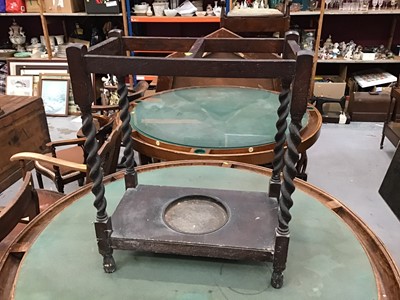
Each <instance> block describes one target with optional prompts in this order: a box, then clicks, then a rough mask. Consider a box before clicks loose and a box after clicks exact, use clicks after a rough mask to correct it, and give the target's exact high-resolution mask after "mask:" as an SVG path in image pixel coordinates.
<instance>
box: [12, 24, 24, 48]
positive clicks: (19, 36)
mask: <svg viewBox="0 0 400 300" xmlns="http://www.w3.org/2000/svg"><path fill="white" fill-rule="evenodd" d="M9 29H10V31H9V32H8V34H9V35H10V36H9V38H10V41H11V43H12V44H13V46H14V47H15V48H17V51H18V52H24V51H25V48H24V47H23V46H22V45H23V44H25V41H26V36H25V33H24V32H23V31H22V27H21V26H19V25H18V24H17V22H15V20H13V23H12V25H11V26H10V27H9Z"/></svg>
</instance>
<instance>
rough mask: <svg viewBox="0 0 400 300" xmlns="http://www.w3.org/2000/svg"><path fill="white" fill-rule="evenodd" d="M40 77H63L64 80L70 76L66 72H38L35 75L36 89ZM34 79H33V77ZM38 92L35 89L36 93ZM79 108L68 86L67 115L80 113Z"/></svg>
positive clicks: (70, 87)
mask: <svg viewBox="0 0 400 300" xmlns="http://www.w3.org/2000/svg"><path fill="white" fill-rule="evenodd" d="M40 79H65V80H70V76H69V74H68V73H40V75H39V76H37V86H36V90H38V87H39V81H40ZM34 81H35V79H34ZM34 90H35V83H34ZM38 94H39V92H38V91H37V94H36V95H38ZM80 114H81V112H80V109H79V106H78V105H77V104H75V102H74V94H73V92H72V86H71V85H70V86H69V95H68V115H77V116H78V115H80Z"/></svg>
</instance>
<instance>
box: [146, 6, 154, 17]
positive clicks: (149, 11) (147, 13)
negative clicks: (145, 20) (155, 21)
mask: <svg viewBox="0 0 400 300" xmlns="http://www.w3.org/2000/svg"><path fill="white" fill-rule="evenodd" d="M146 15H147V16H148V17H151V16H152V15H153V11H152V10H151V7H150V6H149V7H148V8H147V12H146Z"/></svg>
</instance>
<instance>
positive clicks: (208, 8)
mask: <svg viewBox="0 0 400 300" xmlns="http://www.w3.org/2000/svg"><path fill="white" fill-rule="evenodd" d="M206 15H207V16H212V15H213V8H212V6H211V4H208V5H207V8H206Z"/></svg>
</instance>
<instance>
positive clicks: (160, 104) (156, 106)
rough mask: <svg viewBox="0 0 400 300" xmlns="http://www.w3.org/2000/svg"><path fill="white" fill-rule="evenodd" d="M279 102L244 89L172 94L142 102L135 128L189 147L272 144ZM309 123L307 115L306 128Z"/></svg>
mask: <svg viewBox="0 0 400 300" xmlns="http://www.w3.org/2000/svg"><path fill="white" fill-rule="evenodd" d="M278 97H279V94H278V93H276V92H272V91H267V90H264V89H255V88H245V87H192V88H183V89H176V90H169V91H166V92H162V93H157V94H155V95H153V96H150V97H147V98H145V99H144V101H139V102H138V103H137V105H136V107H135V108H134V110H133V111H132V113H131V125H132V127H133V128H134V129H135V130H137V131H138V132H139V133H141V134H143V135H145V136H147V137H150V138H153V139H156V140H159V141H163V142H166V143H170V144H176V145H182V146H187V147H195V148H214V149H215V148H243V147H252V146H258V145H264V144H270V143H273V142H274V137H275V134H276V127H275V126H276V125H275V124H276V121H277V119H278V115H277V109H278V107H279V98H278ZM288 122H289V120H288ZM307 122H308V114H305V115H304V117H303V120H302V124H303V126H304V125H305V124H307Z"/></svg>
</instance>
